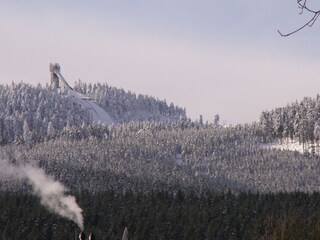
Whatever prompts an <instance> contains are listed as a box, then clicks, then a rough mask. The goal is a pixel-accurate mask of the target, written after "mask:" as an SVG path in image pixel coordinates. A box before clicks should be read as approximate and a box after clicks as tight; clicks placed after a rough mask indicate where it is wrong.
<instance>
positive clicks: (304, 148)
mask: <svg viewBox="0 0 320 240" xmlns="http://www.w3.org/2000/svg"><path fill="white" fill-rule="evenodd" d="M261 147H262V148H266V149H279V150H288V151H297V152H299V153H302V154H303V153H306V152H307V153H315V154H317V153H318V152H319V151H315V148H316V147H315V146H314V145H313V144H310V143H305V144H304V145H303V144H302V143H299V141H297V140H295V141H289V142H287V141H284V142H283V143H279V142H273V143H266V144H261Z"/></svg>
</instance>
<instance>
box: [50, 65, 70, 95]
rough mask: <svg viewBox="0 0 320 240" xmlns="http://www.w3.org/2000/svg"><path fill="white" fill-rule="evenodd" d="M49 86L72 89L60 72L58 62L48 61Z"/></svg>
mask: <svg viewBox="0 0 320 240" xmlns="http://www.w3.org/2000/svg"><path fill="white" fill-rule="evenodd" d="M50 74H51V87H53V88H55V89H58V88H61V89H63V90H72V87H70V85H69V84H68V83H67V81H66V80H65V79H64V77H63V76H62V74H61V72H60V65H59V64H58V63H50Z"/></svg>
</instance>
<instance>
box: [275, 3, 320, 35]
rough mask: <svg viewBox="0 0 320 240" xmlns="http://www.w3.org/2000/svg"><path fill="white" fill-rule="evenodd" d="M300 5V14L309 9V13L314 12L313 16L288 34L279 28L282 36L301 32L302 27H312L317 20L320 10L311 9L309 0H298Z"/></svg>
mask: <svg viewBox="0 0 320 240" xmlns="http://www.w3.org/2000/svg"><path fill="white" fill-rule="evenodd" d="M298 5H299V8H300V9H301V12H300V13H299V14H300V15H301V14H303V13H304V11H307V12H309V13H312V14H313V15H312V18H311V19H310V20H309V21H308V22H306V23H305V24H304V25H302V26H301V27H299V28H297V29H296V30H294V31H292V32H289V33H286V34H283V33H282V32H280V30H278V33H279V34H280V36H282V37H288V36H290V35H292V34H295V33H296V32H299V31H301V30H302V29H304V28H305V27H307V26H308V27H312V26H313V24H314V23H315V22H316V21H317V19H318V17H319V15H320V10H318V11H314V10H312V9H310V8H309V7H308V6H307V0H298Z"/></svg>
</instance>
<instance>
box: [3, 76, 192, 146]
mask: <svg viewBox="0 0 320 240" xmlns="http://www.w3.org/2000/svg"><path fill="white" fill-rule="evenodd" d="M90 86H91V85H88V88H87V89H91V91H89V93H92V94H87V95H84V94H83V93H79V92H77V91H76V90H77V89H80V88H79V87H86V85H85V84H80V83H78V84H77V85H76V86H75V90H73V89H67V90H65V91H57V90H56V89H52V88H51V87H48V86H41V85H40V84H39V85H37V86H32V85H29V84H26V83H23V82H20V83H12V84H10V85H0V144H6V143H12V142H16V143H17V142H22V141H23V140H24V139H23V136H24V135H25V136H26V135H29V137H30V138H32V140H33V141H42V140H43V139H45V138H46V137H47V135H48V127H49V125H50V127H51V130H52V129H53V130H54V131H55V132H60V131H61V130H63V128H65V127H66V126H74V125H75V126H80V125H82V124H85V125H86V124H90V123H92V122H101V123H104V124H107V125H110V124H114V123H123V122H130V121H144V120H155V121H163V122H164V121H176V120H177V119H180V118H186V113H185V110H184V109H182V108H179V107H176V106H174V105H173V104H170V106H168V105H167V104H166V102H165V101H160V100H157V99H155V98H153V97H148V96H143V95H139V96H138V97H135V96H136V95H135V94H132V93H130V92H125V91H124V90H122V89H117V88H110V87H108V86H107V85H106V84H104V85H101V84H94V85H93V88H90ZM88 95H89V97H88ZM91 96H92V97H91ZM24 129H25V130H28V132H30V133H27V134H24Z"/></svg>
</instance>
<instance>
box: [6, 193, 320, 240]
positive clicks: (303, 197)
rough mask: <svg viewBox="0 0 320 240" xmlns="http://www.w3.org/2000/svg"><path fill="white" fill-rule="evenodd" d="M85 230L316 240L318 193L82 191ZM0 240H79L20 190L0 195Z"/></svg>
mask: <svg viewBox="0 0 320 240" xmlns="http://www.w3.org/2000/svg"><path fill="white" fill-rule="evenodd" d="M77 198H78V200H79V204H80V206H81V207H82V208H83V210H84V218H85V230H84V231H85V232H86V234H87V235H88V233H89V232H93V233H95V235H96V238H97V239H99V240H106V239H115V240H116V239H119V240H120V239H121V237H122V233H123V230H124V228H125V227H127V228H128V231H129V238H130V239H186V240H187V239H190V240H194V239H270V240H273V239H288V240H289V239H319V237H320V218H319V214H320V212H319V211H320V195H319V193H313V194H305V193H298V192H293V193H278V194H272V193H268V194H254V193H250V192H246V193H245V192H243V193H240V194H238V195H234V194H231V193H230V192H229V193H228V192H227V193H213V192H204V193H203V194H202V195H201V196H198V195H197V194H194V193H193V192H192V191H191V192H188V193H182V192H180V191H179V192H177V193H176V194H172V193H168V192H166V191H152V192H150V193H149V194H148V195H146V194H144V193H140V192H131V191H128V192H126V194H120V195H118V194H115V192H114V191H111V190H110V191H104V192H100V193H98V194H91V193H88V192H81V193H79V194H78V195H77ZM0 208H1V215H0V226H1V232H0V239H4V240H7V239H33V240H37V239H39V240H42V239H46V240H65V239H78V238H77V236H78V235H79V232H80V230H79V229H78V228H77V226H76V225H75V224H73V223H72V222H70V221H67V220H66V219H64V218H61V217H59V216H57V215H54V214H52V213H50V212H48V211H47V210H46V209H45V208H44V207H43V206H42V205H41V204H40V203H39V199H37V198H36V197H33V196H31V195H28V194H25V193H24V192H14V193H12V192H1V193H0Z"/></svg>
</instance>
